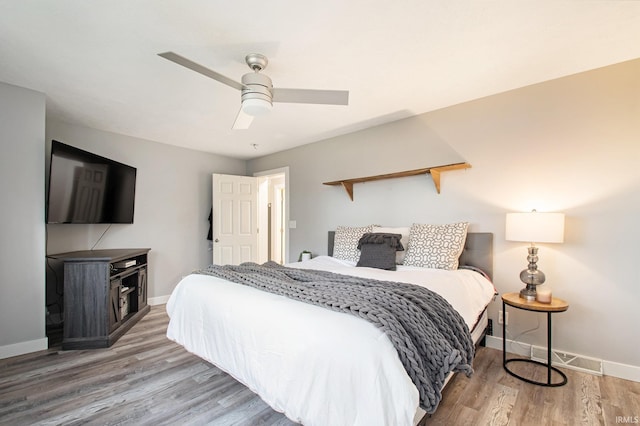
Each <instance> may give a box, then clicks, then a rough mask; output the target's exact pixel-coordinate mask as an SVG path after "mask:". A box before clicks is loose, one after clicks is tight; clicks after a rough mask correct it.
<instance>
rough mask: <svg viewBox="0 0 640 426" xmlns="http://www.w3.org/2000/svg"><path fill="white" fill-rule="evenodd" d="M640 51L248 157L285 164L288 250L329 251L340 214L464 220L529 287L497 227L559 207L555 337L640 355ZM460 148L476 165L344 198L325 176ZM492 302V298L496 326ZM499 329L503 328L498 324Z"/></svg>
mask: <svg viewBox="0 0 640 426" xmlns="http://www.w3.org/2000/svg"><path fill="white" fill-rule="evenodd" d="M638 75H640V60H635V61H630V62H627V63H622V64H618V65H614V66H610V67H606V68H602V69H598V70H594V71H591V72H586V73H582V74H578V75H575V76H570V77H566V78H562V79H558V80H554V81H550V82H546V83H541V84H538V85H534V86H530V87H526V88H523V89H518V90H513V91H510V92H507V93H503V94H499V95H495V96H491V97H487V98H484V99H480V100H476V101H473V102H468V103H465V104H461V105H456V106H452V107H449V108H446V109H442V110H439V111H435V112H432V113H427V114H423V115H420V116H417V117H414V118H410V119H406V120H401V121H398V122H395V123H391V124H388V125H383V126H379V127H375V128H371V129H367V130H365V131H361V132H356V133H352V134H349V135H345V136H340V137H336V138H332V139H329V140H326V141H322V142H318V143H315V144H311V145H307V146H303V147H300V148H296V149H292V150H289V151H285V152H281V153H278V154H274V155H270V156H266V157H263V158H259V159H255V160H252V161H250V162H249V165H248V172H249V173H254V172H257V171H260V170H266V169H273V168H278V167H284V166H289V167H290V182H291V185H290V190H291V216H290V219H291V220H296V221H297V227H296V229H291V230H290V231H291V232H290V243H291V251H290V253H291V254H290V257H291V259H290V260H295V259H294V258H296V259H297V255H298V253H299V252H300V251H301V250H303V249H311V250H312V251H313V252H314V253H316V254H324V253H326V232H327V231H328V230H331V229H335V227H336V226H338V225H362V224H370V223H378V224H381V225H408V224H410V223H412V222H419V223H445V222H452V221H458V220H467V221H469V222H471V227H470V230H471V231H476V232H477V231H489V232H493V233H494V244H495V253H494V255H495V258H494V268H495V276H494V280H495V284H496V286H497V288H498V290H499V291H500V292H501V293H506V292H512V291H518V290H519V289H520V288H522V287H523V284H522V283H521V282H520V281H519V278H518V274H519V271H520V270H522V269H524V268H525V267H526V263H527V262H526V244H520V243H515V242H507V241H505V240H504V221H505V214H506V213H507V212H513V211H530V210H531V209H532V208H537V209H538V210H539V211H560V212H564V213H566V217H567V219H566V235H565V243H564V244H558V245H553V244H548V245H544V244H541V245H540V251H539V255H540V261H539V267H540V269H541V270H543V271H544V272H545V273H546V275H547V283H546V284H545V285H547V286H549V287H551V288H552V290H553V291H554V294H555V295H556V296H558V297H561V298H564V299H566V300H567V301H568V302H569V303H570V308H569V310H568V311H567V312H565V313H561V314H556V315H555V319H554V347H556V348H558V349H561V350H565V351H568V352H573V353H578V354H582V355H587V356H592V357H596V358H600V359H604V360H606V361H610V362H615V363H622V364H627V365H630V366H635V367H636V369H635V371H637V368H640V351H638V349H637V338H636V337H635V336H637V325H638V324H640V309H638V308H639V307H640V290H639V289H638V283H640V275H639V274H640V273H639V271H640V268H638V267H637V265H636V262H637V260H636V257H637V251H638V250H637V245H638V241H640V226H638V217H640V125H639V123H640V79H638V78H637V76H638ZM459 160H464V161H467V162H469V163H470V164H471V165H472V168H471V169H467V170H464V171H454V172H447V173H443V174H442V193H441V194H440V195H438V194H436V192H435V189H434V187H433V184H432V182H431V180H430V177H424V176H420V177H412V178H401V179H393V180H386V181H379V182H370V183H366V184H356V185H355V186H354V193H355V194H354V200H355V201H353V202H351V201H350V200H349V198H348V197H347V195H346V193H345V191H344V190H343V189H342V188H340V187H328V186H325V185H322V182H326V181H331V180H337V179H340V178H355V177H362V176H368V175H376V174H382V173H388V172H399V171H403V170H410V169H415V168H420V167H427V166H433V165H438V164H446V163H451V162H456V161H459ZM497 311H498V302H495V303H493V304H492V306H491V307H490V315H491V317H492V318H493V320H494V324H495V325H496V327H495V328H496V329H497V328H499V327H497V324H498V322H497ZM538 323H539V324H540V328H539V329H538V330H536V331H534V332H532V333H528V334H526V335H524V336H522V337H521V340H522V341H525V342H529V343H534V344H544V342H545V341H546V331H545V327H546V323H545V317H543V316H539V315H538V314H532V313H528V312H523V311H515V312H513V313H512V314H510V327H509V331H510V337H513V336H515V335H517V334H518V333H519V332H521V331H524V330H526V329H528V328H531V327H535V326H536V325H537V324H538ZM496 334H500V330H496Z"/></svg>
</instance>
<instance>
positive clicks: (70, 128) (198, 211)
mask: <svg viewBox="0 0 640 426" xmlns="http://www.w3.org/2000/svg"><path fill="white" fill-rule="evenodd" d="M52 139H54V140H57V141H60V142H64V143H66V144H69V145H73V146H75V147H78V148H80V149H84V150H86V151H91V152H93V153H95V154H98V155H101V156H103V157H107V158H111V159H113V160H116V161H119V162H121V163H124V164H127V165H130V166H133V167H136V168H137V180H136V203H135V214H134V223H133V224H114V225H111V227H110V228H109V229H108V230H107V228H108V227H109V225H103V224H100V225H80V224H51V225H47V229H48V233H49V238H48V248H47V252H48V253H60V252H67V251H75V250H89V249H91V248H93V246H94V245H95V244H96V243H97V245H96V246H95V248H96V249H107V248H137V247H149V248H151V251H150V252H149V294H148V297H149V299H150V300H151V301H154V299H156V300H158V299H157V298H160V301H162V300H166V297H167V296H168V295H169V294H170V293H171V291H172V290H173V288H174V287H175V285H176V284H177V283H178V281H180V279H181V278H182V277H183V276H185V275H187V274H189V273H190V272H191V271H193V270H194V269H198V268H203V267H205V266H207V265H209V264H210V263H211V251H210V244H209V242H208V240H207V238H206V237H207V231H208V230H209V221H208V217H209V210H210V208H211V174H212V173H226V174H237V175H244V174H245V173H246V162H245V161H244V160H237V159H232V158H228V157H223V156H219V155H214V154H208V153H204V152H200V151H193V150H189V149H184V148H179V147H175V146H171V145H166V144H161V143H158V142H153V141H149V140H145V139H139V138H134V137H131V136H125V135H120V134H116V133H109V132H104V131H100V130H95V129H90V128H86V127H81V126H77V125H72V124H69V123H65V122H62V121H56V120H47V137H46V140H47V158H48V156H49V152H50V150H51V140H52ZM105 231H106V233H105V234H104V237H102V239H100V236H101V235H102V233H103V232H105ZM98 241H99V242H98ZM49 275H52V274H49ZM48 287H49V288H51V287H52V285H51V283H50V285H49V286H48ZM49 293H51V292H49ZM52 296H53V295H52V294H49V297H50V298H51V297H52Z"/></svg>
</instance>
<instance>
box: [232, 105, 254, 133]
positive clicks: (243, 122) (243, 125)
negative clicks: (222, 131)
mask: <svg viewBox="0 0 640 426" xmlns="http://www.w3.org/2000/svg"><path fill="white" fill-rule="evenodd" d="M252 121H253V115H249V114H247V113H246V112H244V111H243V110H242V107H240V111H238V115H237V116H236V121H234V122H233V127H232V129H233V130H245V129H248V128H249V126H250V125H251V122H252Z"/></svg>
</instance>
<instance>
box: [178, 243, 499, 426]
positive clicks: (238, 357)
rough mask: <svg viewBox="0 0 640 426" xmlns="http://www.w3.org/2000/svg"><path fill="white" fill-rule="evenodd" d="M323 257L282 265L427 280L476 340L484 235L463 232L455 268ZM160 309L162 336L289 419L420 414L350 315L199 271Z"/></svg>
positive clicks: (341, 420)
mask: <svg viewBox="0 0 640 426" xmlns="http://www.w3.org/2000/svg"><path fill="white" fill-rule="evenodd" d="M334 249H335V233H334V232H330V233H329V247H328V254H330V255H331V254H333V253H334ZM407 254H408V253H407ZM330 255H329V256H317V257H315V258H313V259H311V260H308V261H304V262H296V263H292V264H288V265H286V266H287V267H288V268H290V269H296V270H301V271H302V272H304V271H308V270H312V271H328V272H327V273H335V274H339V275H344V276H349V277H351V276H354V277H362V278H363V279H369V278H371V279H376V280H384V281H394V282H400V283H412V284H416V285H420V286H422V285H424V283H425V282H426V283H428V287H430V288H431V290H433V291H435V292H436V293H438V294H440V295H441V296H442V297H444V298H445V299H447V301H450V303H451V305H452V306H453V308H454V309H455V310H456V311H457V312H459V314H460V316H461V318H463V320H464V323H465V324H466V325H467V327H468V329H469V332H470V335H471V337H472V339H473V342H475V343H477V342H479V341H480V340H481V339H482V338H483V337H484V333H485V330H486V325H487V316H486V307H487V305H488V304H489V302H490V301H491V300H492V298H493V297H494V294H495V288H494V287H493V285H492V284H491V282H490V279H488V278H490V277H491V274H492V234H490V233H468V234H466V240H465V241H464V250H463V251H462V254H461V255H460V256H459V265H460V268H462V269H456V270H454V271H445V270H440V269H432V268H421V267H415V266H405V265H399V266H398V267H397V270H395V271H388V270H381V269H377V268H368V267H356V263H355V262H353V261H349V260H345V259H340V258H337V257H334V256H330ZM167 312H168V314H169V316H170V322H169V326H168V329H167V337H168V338H169V339H171V340H173V341H175V342H177V343H179V344H180V345H182V346H184V347H185V348H186V349H187V350H188V351H189V352H192V353H194V354H196V355H198V356H199V357H201V358H203V359H205V360H207V361H209V362H211V363H212V364H214V365H216V366H217V367H219V368H220V369H222V370H224V371H225V372H227V373H229V374H230V375H231V376H233V377H234V378H235V379H236V380H238V381H239V382H241V383H243V384H244V385H246V386H247V387H248V388H249V389H251V390H252V391H253V392H255V393H257V394H258V395H259V396H260V397H261V398H262V399H263V400H264V401H265V402H266V403H267V404H269V405H270V406H271V407H272V408H273V409H274V410H276V411H279V412H283V413H284V414H285V415H286V416H287V417H288V418H290V419H291V420H293V421H295V422H299V423H302V424H305V425H327V424H331V425H342V424H344V425H390V424H393V425H414V424H416V423H417V422H418V421H419V420H420V419H421V418H423V416H424V414H425V412H426V411H425V410H424V409H421V408H420V406H419V405H420V402H421V396H420V395H419V392H418V388H417V387H416V385H415V384H414V382H413V381H412V379H411V378H410V377H409V374H408V373H407V370H406V368H405V366H404V365H403V363H402V362H401V360H400V359H399V356H398V351H397V349H396V347H394V344H392V342H391V339H390V338H389V335H388V334H385V332H384V331H383V330H381V329H380V328H379V327H376V326H375V325H373V324H371V323H370V322H368V321H365V320H363V319H362V318H359V317H357V316H353V315H349V314H346V313H344V312H337V311H334V310H330V309H325V308H324V307H320V306H317V305H314V304H310V303H304V302H301V301H298V300H291V299H289V298H287V297H284V296H282V295H280V294H274V293H270V292H265V291H262V290H260V289H257V288H254V287H251V286H248V285H240V284H237V283H234V282H232V281H230V280H227V279H224V278H220V277H215V276H210V275H206V274H202V273H194V274H191V275H189V276H187V277H185V278H184V279H183V280H182V281H181V282H180V283H179V284H178V285H177V286H176V288H175V290H174V291H173V293H172V295H171V297H170V299H169V301H168V303H167ZM450 376H451V374H449V375H448V376H447V378H446V379H445V381H444V383H446V381H447V380H448V379H449V378H450ZM444 383H442V386H444ZM440 390H441V389H438V391H440Z"/></svg>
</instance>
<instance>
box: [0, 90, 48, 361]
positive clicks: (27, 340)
mask: <svg viewBox="0 0 640 426" xmlns="http://www.w3.org/2000/svg"><path fill="white" fill-rule="evenodd" d="M44 135H45V95H44V94H43V93H39V92H36V91H33V90H27V89H23V88H21V87H17V86H11V85H8V84H4V83H0V146H1V148H0V195H1V197H2V201H0V204H1V205H2V207H0V227H1V229H2V233H1V238H0V291H1V294H2V295H1V296H0V357H7V356H12V355H17V354H20V353H24V352H32V351H35V350H40V349H45V348H46V347H47V339H46V337H45V289H44V277H45V262H44V254H45V232H44V231H45V228H44V161H45V160H44Z"/></svg>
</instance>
